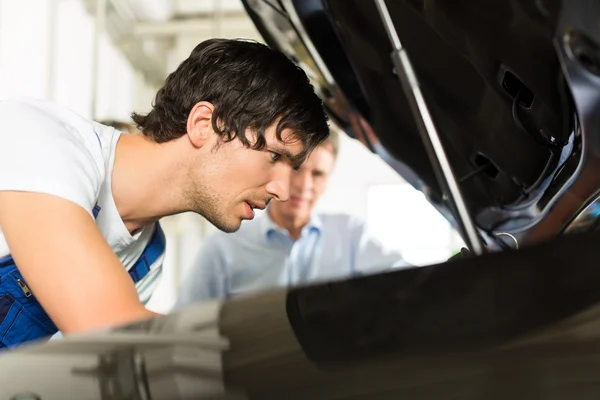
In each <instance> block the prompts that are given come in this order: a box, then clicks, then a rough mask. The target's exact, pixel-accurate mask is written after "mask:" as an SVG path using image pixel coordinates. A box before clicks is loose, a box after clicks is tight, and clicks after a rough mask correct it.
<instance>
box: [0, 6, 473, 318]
mask: <svg viewBox="0 0 600 400" xmlns="http://www.w3.org/2000/svg"><path fill="white" fill-rule="evenodd" d="M212 37H223V38H249V39H254V40H258V41H261V38H260V36H259V34H258V32H257V31H256V29H255V28H254V25H253V24H252V22H251V21H250V19H249V18H248V17H247V15H246V13H245V10H244V8H243V6H242V3H241V2H240V1H239V0H0V99H2V98H7V97H20V96H28V97H37V98H45V99H50V100H54V101H57V102H60V103H62V104H64V105H66V106H68V107H70V108H71V109H72V110H74V111H76V112H77V113H79V114H81V115H83V116H85V117H88V118H92V119H95V120H98V121H104V122H118V123H122V124H124V125H122V127H123V128H122V130H124V131H127V130H128V129H129V128H128V127H127V124H129V123H131V120H130V118H129V115H130V113H131V112H132V111H134V110H135V111H146V110H148V109H149V108H150V106H151V104H152V100H153V96H154V94H155V93H156V91H157V90H158V88H160V86H161V85H162V83H163V82H164V79H165V78H166V76H167V75H168V73H169V72H171V71H172V70H174V69H175V68H176V67H177V66H178V64H179V63H180V62H181V61H183V60H184V59H185V58H186V57H187V56H188V55H189V53H190V52H191V50H192V49H193V48H194V47H195V46H196V44H198V43H199V42H201V41H203V40H205V39H208V38H212ZM332 129H337V128H336V127H335V126H332ZM317 207H318V209H319V210H323V211H332V212H343V213H348V214H352V215H355V216H358V217H360V218H362V219H364V220H365V221H366V222H367V224H368V227H369V229H370V230H371V231H372V232H373V233H374V234H376V235H377V236H378V237H379V238H380V239H381V240H382V241H384V242H385V243H386V244H387V245H388V246H390V247H393V248H397V249H400V250H401V251H402V252H403V253H404V255H405V258H406V259H407V260H408V261H410V262H412V263H414V264H417V265H426V264H431V263H436V262H439V261H444V260H446V259H447V258H448V257H450V256H451V255H452V254H453V253H454V252H455V251H457V250H458V249H460V247H461V246H462V245H463V242H462V240H461V239H460V237H459V236H458V235H457V234H456V232H455V231H454V229H452V227H451V226H450V225H449V224H448V222H447V221H446V220H445V219H444V218H443V217H442V216H441V215H440V214H439V213H438V212H437V211H436V210H435V209H434V208H433V207H432V206H431V205H430V204H429V203H428V202H427V201H426V200H425V198H424V196H423V195H422V194H421V193H420V192H418V191H416V190H414V189H413V188H412V186H410V185H409V184H407V183H406V182H405V181H404V180H403V179H402V178H401V177H400V176H399V175H398V174H397V173H396V172H394V171H393V170H392V169H391V168H390V167H389V166H388V165H387V164H386V163H385V162H384V161H382V160H381V159H380V158H379V156H376V155H374V154H372V153H370V152H369V151H368V150H367V149H366V148H365V147H364V146H363V145H362V144H361V143H359V142H358V141H356V140H354V139H352V138H350V137H348V136H346V135H344V134H342V135H341V143H340V154H339V158H338V161H337V165H336V170H335V172H334V174H333V176H332V178H331V181H330V184H329V188H328V191H327V192H326V193H325V195H324V196H323V197H322V199H321V201H320V203H319V204H318V206H317ZM162 225H163V227H164V229H165V232H166V234H167V256H166V262H165V265H164V271H165V272H164V277H163V280H162V282H161V284H160V287H159V289H158V290H157V292H156V294H155V295H154V297H153V299H152V301H151V304H150V308H152V309H154V310H155V311H158V312H166V311H168V310H169V309H170V307H171V306H172V304H173V302H174V300H175V294H176V290H177V285H178V282H179V281H180V280H181V279H182V277H183V276H184V273H185V270H186V268H187V267H189V266H190V264H191V262H192V261H193V259H194V257H195V255H196V253H197V252H198V249H199V247H200V246H201V244H202V240H203V237H204V236H205V235H206V234H207V233H209V232H211V230H213V229H215V228H214V227H212V226H211V225H210V224H208V223H207V222H206V221H205V220H204V219H203V218H202V217H200V216H198V215H194V214H182V215H178V216H174V217H169V218H166V219H164V220H163V222H162Z"/></svg>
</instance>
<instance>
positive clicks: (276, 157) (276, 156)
mask: <svg viewBox="0 0 600 400" xmlns="http://www.w3.org/2000/svg"><path fill="white" fill-rule="evenodd" d="M269 153H271V161H273V162H276V161H279V160H280V159H281V154H277V153H273V152H272V151H270V152H269Z"/></svg>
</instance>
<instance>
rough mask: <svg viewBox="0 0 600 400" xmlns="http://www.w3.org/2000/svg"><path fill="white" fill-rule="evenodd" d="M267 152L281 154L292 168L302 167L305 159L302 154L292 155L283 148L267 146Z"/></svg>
mask: <svg viewBox="0 0 600 400" xmlns="http://www.w3.org/2000/svg"><path fill="white" fill-rule="evenodd" d="M267 150H269V151H273V152H275V153H278V154H281V155H282V156H284V157H285V158H287V159H288V160H290V161H291V162H292V164H293V165H294V167H296V166H300V165H302V163H303V162H304V159H305V156H304V152H302V153H299V154H292V152H291V151H289V150H288V149H286V148H285V147H279V146H273V145H271V146H268V148H267Z"/></svg>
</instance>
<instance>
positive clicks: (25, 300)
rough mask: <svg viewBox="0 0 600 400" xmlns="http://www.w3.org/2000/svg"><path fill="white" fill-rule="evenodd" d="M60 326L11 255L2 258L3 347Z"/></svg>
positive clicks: (0, 324)
mask: <svg viewBox="0 0 600 400" xmlns="http://www.w3.org/2000/svg"><path fill="white" fill-rule="evenodd" d="M56 332H58V328H56V326H55V325H54V323H53V322H52V320H51V319H50V317H48V315H47V314H46V312H45V311H44V309H43V308H42V306H41V305H40V303H39V302H38V301H37V299H36V298H35V296H33V293H32V292H31V290H30V289H29V287H28V286H27V283H25V280H24V279H23V277H22V276H21V274H20V272H19V270H18V268H17V266H16V265H15V262H14V260H13V259H12V257H11V256H8V257H6V258H3V259H1V260H0V348H2V347H9V348H14V347H17V346H19V345H21V344H23V343H25V342H29V341H32V340H38V339H42V338H46V337H49V336H52V335H54V334H55V333H56Z"/></svg>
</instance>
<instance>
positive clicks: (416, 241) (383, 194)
mask: <svg viewBox="0 0 600 400" xmlns="http://www.w3.org/2000/svg"><path fill="white" fill-rule="evenodd" d="M367 215H368V224H369V229H370V230H371V232H372V233H373V234H374V235H376V236H377V237H378V238H380V240H382V241H383V242H384V243H385V244H386V245H387V246H390V247H391V248H394V249H399V250H400V251H402V252H403V254H404V257H405V258H406V259H407V261H409V262H411V263H413V264H415V265H429V264H434V263H437V262H443V261H445V260H447V259H448V258H449V257H450V256H452V254H453V253H454V252H455V251H456V250H458V249H460V247H461V246H462V245H463V244H462V240H461V239H460V236H459V235H458V234H457V233H456V231H455V229H454V228H452V226H451V225H450V223H449V222H448V221H447V220H446V219H445V218H444V217H443V216H442V215H441V214H440V213H439V212H438V211H437V210H436V209H435V208H434V207H433V206H432V205H431V203H429V202H428V201H427V199H426V198H425V196H424V195H423V193H421V192H419V191H417V190H415V189H414V188H413V187H412V186H410V185H409V184H406V183H405V184H394V185H375V186H371V187H370V188H369V190H368V193H367Z"/></svg>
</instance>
